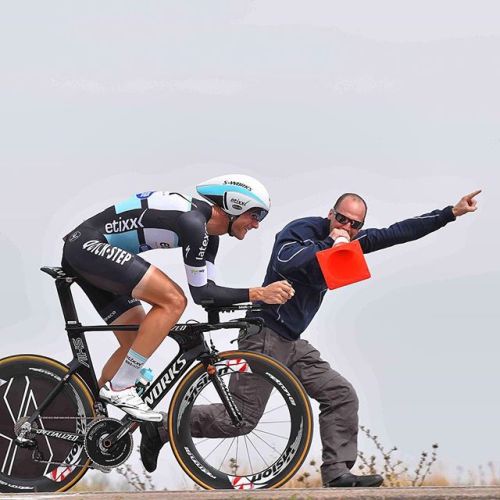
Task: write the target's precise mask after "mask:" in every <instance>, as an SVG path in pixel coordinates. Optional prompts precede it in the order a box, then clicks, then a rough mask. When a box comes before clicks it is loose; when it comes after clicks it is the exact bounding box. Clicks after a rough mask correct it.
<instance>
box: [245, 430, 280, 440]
mask: <svg viewBox="0 0 500 500" xmlns="http://www.w3.org/2000/svg"><path fill="white" fill-rule="evenodd" d="M252 432H261V433H262V434H268V435H269V436H274V437H277V438H280V439H288V437H285V436H280V435H279V434H274V433H272V432H267V431H263V430H261V429H254V430H253V431H252Z"/></svg>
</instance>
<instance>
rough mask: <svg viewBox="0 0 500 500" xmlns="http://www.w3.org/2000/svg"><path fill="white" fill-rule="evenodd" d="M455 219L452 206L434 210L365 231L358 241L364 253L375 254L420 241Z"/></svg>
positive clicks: (358, 237)
mask: <svg viewBox="0 0 500 500" xmlns="http://www.w3.org/2000/svg"><path fill="white" fill-rule="evenodd" d="M455 218H456V217H455V216H454V215H453V212H452V207H451V205H450V206H448V207H446V208H444V209H443V210H434V211H432V212H429V213H428V214H423V215H420V216H418V217H413V218H412V219H406V220H403V221H401V222H396V223H395V224H392V225H391V226H389V227H387V228H383V229H371V228H370V229H365V230H363V231H360V232H359V234H358V236H357V238H356V239H357V240H358V241H359V243H360V245H361V248H362V249H363V253H370V252H375V251H377V250H381V249H383V248H388V247H391V246H393V245H399V244H401V243H406V242H408V241H413V240H418V239H419V238H422V237H423V236H426V235H427V234H429V233H432V232H434V231H437V230H438V229H440V228H442V227H444V226H445V225H446V224H448V222H451V221H454V220H455Z"/></svg>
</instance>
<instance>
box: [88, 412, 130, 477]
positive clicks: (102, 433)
mask: <svg viewBox="0 0 500 500" xmlns="http://www.w3.org/2000/svg"><path fill="white" fill-rule="evenodd" d="M122 427H123V423H122V422H120V421H119V420H116V419H114V418H100V419H98V420H94V421H93V422H92V423H91V424H90V425H89V427H88V429H87V433H86V434H85V440H84V446H85V452H86V453H87V456H88V457H89V458H90V460H92V461H93V462H94V463H95V464H96V465H97V466H98V467H96V468H99V467H105V468H112V467H118V466H119V465H121V464H123V463H124V462H125V461H126V460H127V458H128V457H129V456H130V454H131V453H132V448H133V444H134V441H133V439H132V435H131V434H130V433H127V434H125V435H124V436H123V437H122V438H121V439H120V440H119V441H118V442H117V443H115V444H114V445H113V446H112V447H111V448H106V447H105V446H104V441H105V439H106V438H107V437H108V436H109V435H111V434H113V432H115V431H117V430H118V429H120V428H122Z"/></svg>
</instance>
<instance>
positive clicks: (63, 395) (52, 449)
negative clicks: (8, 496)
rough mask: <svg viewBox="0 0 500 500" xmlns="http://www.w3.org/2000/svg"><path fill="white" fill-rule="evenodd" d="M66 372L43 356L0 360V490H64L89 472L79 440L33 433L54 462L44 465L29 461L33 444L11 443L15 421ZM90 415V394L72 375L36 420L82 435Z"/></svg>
mask: <svg viewBox="0 0 500 500" xmlns="http://www.w3.org/2000/svg"><path fill="white" fill-rule="evenodd" d="M67 372H68V367H67V366H66V365H64V364H62V363H59V362H58V361H56V360H54V359H51V358H47V357H45V356H38V355H30V354H23V355H16V356H10V357H8V358H3V359H0V491H1V492H9V493H13V492H17V493H34V492H55V491H66V490H67V489H69V488H71V487H72V486H73V485H74V484H76V483H77V482H78V481H79V480H80V479H81V478H82V477H83V475H84V474H85V473H86V472H87V469H88V467H89V465H90V460H89V459H88V457H87V455H86V454H85V450H84V446H83V444H79V443H72V442H69V441H64V440H62V439H58V438H57V437H49V436H46V435H34V437H33V439H35V440H36V442H37V445H38V447H39V449H40V451H41V452H42V454H43V455H44V458H45V460H47V461H51V462H57V464H55V463H53V464H44V463H40V462H37V461H34V460H33V449H30V448H21V447H19V446H17V445H16V444H15V443H14V440H15V438H16V435H15V430H14V426H15V423H16V422H17V421H18V420H19V418H22V417H23V416H26V415H28V416H29V415H30V414H31V413H32V412H33V411H34V409H36V408H37V407H38V405H39V404H40V403H41V401H43V400H44V399H45V397H46V396H47V394H49V393H50V391H51V390H52V389H53V388H54V387H55V386H56V385H57V383H58V382H59V381H60V380H61V379H62V378H63V377H64V375H65V374H66V373H67ZM51 417H52V418H51ZM54 417H56V418H54ZM58 417H59V418H58ZM60 417H64V418H62V419H61V418H60ZM68 417H70V418H68ZM94 417H95V411H94V398H93V396H92V394H91V392H90V391H89V389H88V387H87V385H86V384H85V382H84V381H83V380H82V379H81V378H80V377H79V376H78V375H75V374H74V375H72V376H71V377H70V379H69V380H68V381H67V383H66V384H65V386H64V387H63V388H62V390H61V392H60V393H59V394H58V395H57V396H56V398H55V399H54V401H52V403H51V404H50V405H49V406H48V407H47V408H46V409H45V410H44V412H43V414H42V415H41V419H40V418H39V419H37V420H35V422H34V423H35V424H36V425H37V426H38V428H44V429H46V430H54V431H64V432H77V433H79V434H83V433H84V432H85V430H86V427H87V425H88V423H89V422H90V419H92V418H94Z"/></svg>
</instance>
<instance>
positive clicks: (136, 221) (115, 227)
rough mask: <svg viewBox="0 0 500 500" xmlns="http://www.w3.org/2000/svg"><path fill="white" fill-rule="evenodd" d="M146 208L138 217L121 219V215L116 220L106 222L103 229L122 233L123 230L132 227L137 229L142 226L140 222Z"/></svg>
mask: <svg viewBox="0 0 500 500" xmlns="http://www.w3.org/2000/svg"><path fill="white" fill-rule="evenodd" d="M145 213H146V210H144V212H142V214H141V215H140V217H134V218H133V219H122V218H121V217H119V218H118V220H116V219H115V220H114V221H113V222H108V223H107V224H106V225H105V226H104V230H105V231H106V233H108V234H109V233H123V232H125V231H132V229H139V228H140V227H144V225H143V223H142V218H143V217H144V214H145Z"/></svg>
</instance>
